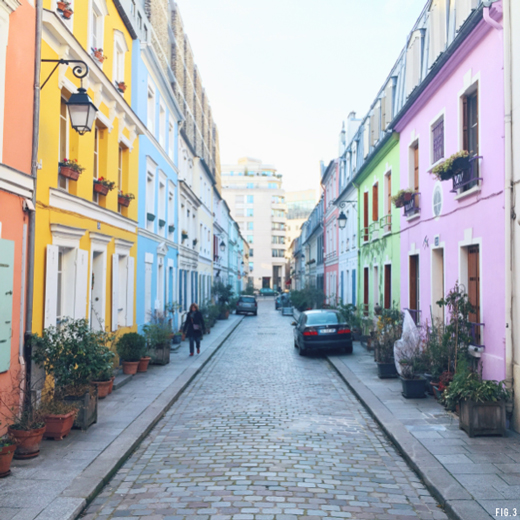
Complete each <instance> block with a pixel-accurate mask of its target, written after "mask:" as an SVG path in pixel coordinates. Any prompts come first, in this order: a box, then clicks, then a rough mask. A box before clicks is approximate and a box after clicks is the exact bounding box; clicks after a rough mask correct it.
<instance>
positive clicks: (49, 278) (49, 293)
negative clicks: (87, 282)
mask: <svg viewBox="0 0 520 520" xmlns="http://www.w3.org/2000/svg"><path fill="white" fill-rule="evenodd" d="M59 251H60V248H59V247H58V246H50V245H49V246H47V263H46V268H45V269H46V272H45V317H44V322H43V326H44V328H47V327H51V326H56V310H57V305H58V253H59Z"/></svg>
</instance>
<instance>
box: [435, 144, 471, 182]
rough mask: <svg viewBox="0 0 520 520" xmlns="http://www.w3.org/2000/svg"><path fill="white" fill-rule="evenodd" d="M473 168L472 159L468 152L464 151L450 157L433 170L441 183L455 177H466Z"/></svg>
mask: <svg viewBox="0 0 520 520" xmlns="http://www.w3.org/2000/svg"><path fill="white" fill-rule="evenodd" d="M470 168H471V158H470V156H469V154H468V152H467V151H465V150H463V151H461V152H457V153H455V154H453V155H452V156H451V157H448V158H447V159H446V160H445V161H443V162H441V163H440V164H438V165H437V166H436V167H435V168H433V169H432V173H433V175H435V177H437V179H439V180H440V181H449V180H450V179H454V178H455V177H457V178H459V177H461V176H464V174H465V172H467V171H468V170H469V169H470Z"/></svg>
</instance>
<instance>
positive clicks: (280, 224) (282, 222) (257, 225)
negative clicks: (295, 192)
mask: <svg viewBox="0 0 520 520" xmlns="http://www.w3.org/2000/svg"><path fill="white" fill-rule="evenodd" d="M222 195H223V197H224V199H225V200H226V202H227V203H228V206H229V207H230V209H231V215H232V217H233V219H234V220H235V221H236V222H237V223H238V224H239V226H240V230H241V232H242V236H244V237H245V238H246V240H247V242H248V243H249V248H250V249H249V271H250V274H249V276H250V281H251V282H252V283H253V284H254V286H255V288H257V289H260V288H262V287H271V288H272V289H283V284H284V281H285V251H286V247H287V240H286V211H287V207H286V204H285V191H284V190H283V189H282V175H281V174H279V173H277V172H276V169H275V168H274V166H271V165H268V164H262V161H260V160H257V159H251V158H249V157H244V158H242V159H239V160H238V162H237V164H223V165H222Z"/></svg>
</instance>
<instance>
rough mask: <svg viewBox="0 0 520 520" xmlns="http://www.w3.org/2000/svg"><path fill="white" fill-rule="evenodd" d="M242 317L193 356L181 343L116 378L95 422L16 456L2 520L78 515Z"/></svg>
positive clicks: (0, 488)
mask: <svg viewBox="0 0 520 520" xmlns="http://www.w3.org/2000/svg"><path fill="white" fill-rule="evenodd" d="M242 320H243V316H236V315H230V316H229V320H226V321H219V322H218V323H217V324H216V325H215V327H213V328H212V329H211V334H210V335H206V336H204V339H203V340H202V343H201V354H200V355H195V356H193V357H190V356H189V348H188V345H187V342H183V344H182V345H181V347H184V348H179V349H177V350H175V351H172V352H171V361H170V364H168V365H164V366H158V365H151V366H149V367H148V372H146V373H141V374H137V375H135V376H122V375H121V376H118V378H119V383H118V386H117V388H118V390H117V391H114V392H113V393H112V394H111V395H109V396H108V397H106V398H105V399H102V400H100V401H99V402H98V422H97V424H94V425H92V426H91V427H90V428H89V429H88V430H87V431H86V432H81V431H79V430H73V431H72V432H71V433H70V435H69V436H68V437H66V438H65V439H63V440H62V441H51V440H45V441H43V443H42V447H41V454H40V455H39V456H38V457H37V458H35V459H32V460H25V461H24V460H19V461H13V464H12V465H11V469H12V475H11V476H10V477H7V478H4V479H0V519H1V520H74V519H75V518H77V516H78V515H79V514H80V513H81V511H83V509H84V508H85V507H86V505H87V504H88V503H89V502H90V501H92V500H93V499H94V497H95V496H96V494H97V493H99V491H100V490H101V489H102V488H103V486H104V485H105V484H107V482H108V481H109V480H110V478H111V477H112V476H113V475H114V473H115V472H116V471H117V470H118V469H119V468H120V467H121V465H122V464H123V463H124V462H125V460H126V459H127V458H128V457H129V456H130V454H131V453H132V452H133V451H134V449H135V448H136V447H137V446H138V445H139V443H140V442H141V441H142V440H143V439H144V438H145V437H146V435H148V433H149V432H150V430H151V429H152V428H153V427H154V426H155V425H156V424H157V422H158V421H159V420H160V419H161V417H162V416H163V415H164V414H165V413H166V412H167V411H168V409H169V408H170V407H171V405H172V404H173V403H174V402H175V401H176V400H177V399H178V398H179V396H180V395H181V393H182V392H183V391H184V390H185V389H186V387H187V386H188V385H189V384H190V382H191V381H192V380H193V378H194V377H195V376H196V375H197V374H198V373H199V372H200V370H201V369H202V368H203V367H204V365H205V364H206V363H207V362H208V361H209V360H210V359H211V357H212V356H213V355H214V354H215V352H216V351H217V350H218V349H219V348H220V347H221V346H222V345H223V344H224V342H225V341H226V339H227V338H228V337H229V336H230V335H231V334H232V333H233V331H234V330H235V329H236V328H237V327H238V325H239V324H240V323H241V321H242ZM123 378H124V379H123ZM116 381H117V378H116ZM123 381H124V383H123ZM114 388H116V385H115V384H114Z"/></svg>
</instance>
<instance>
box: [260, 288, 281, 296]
mask: <svg viewBox="0 0 520 520" xmlns="http://www.w3.org/2000/svg"><path fill="white" fill-rule="evenodd" d="M260 294H261V295H262V296H276V294H277V292H276V291H274V290H273V289H271V288H270V287H262V288H261V289H260Z"/></svg>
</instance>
